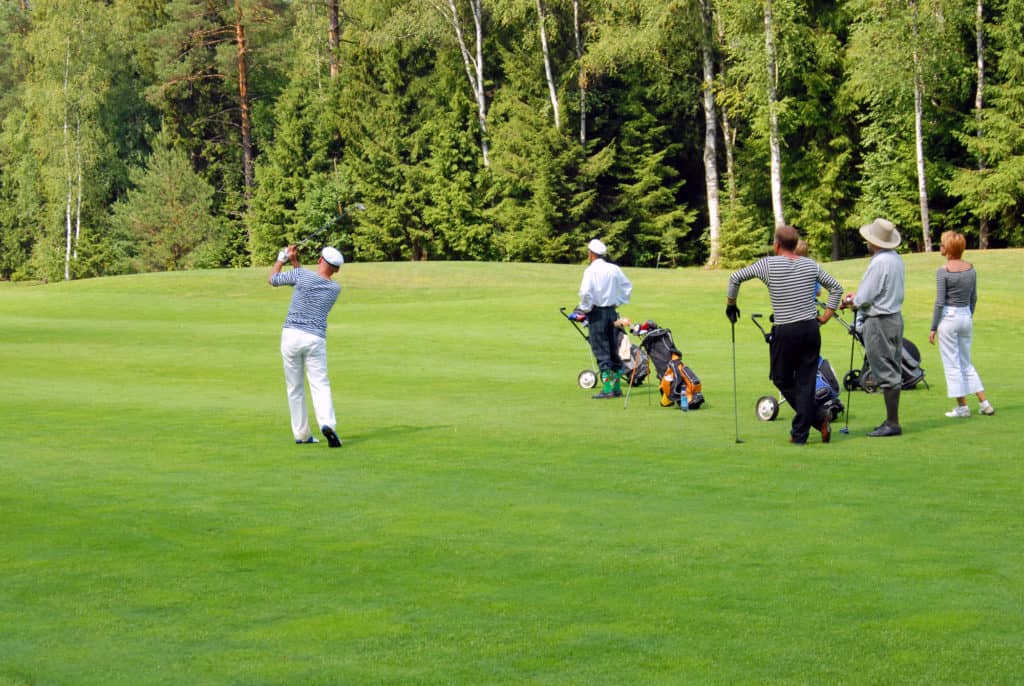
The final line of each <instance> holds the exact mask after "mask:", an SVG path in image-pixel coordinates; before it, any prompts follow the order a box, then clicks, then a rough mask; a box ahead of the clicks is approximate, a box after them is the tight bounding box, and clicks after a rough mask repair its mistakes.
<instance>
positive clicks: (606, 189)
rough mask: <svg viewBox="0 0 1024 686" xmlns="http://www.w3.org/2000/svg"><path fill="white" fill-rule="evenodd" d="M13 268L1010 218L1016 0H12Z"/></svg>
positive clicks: (926, 232) (129, 268) (70, 273)
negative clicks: (314, 244)
mask: <svg viewBox="0 0 1024 686" xmlns="http://www.w3.org/2000/svg"><path fill="white" fill-rule="evenodd" d="M0 7H2V10H0V64H2V65H3V68H2V69H0V278H4V279H39V278H42V279H51V280H54V279H72V278H82V277H90V276H99V275H111V274H122V273H129V272H138V271H152V270H171V269H189V268H210V267H224V266H245V265H253V264H256V265H259V264H267V263H269V262H270V261H271V260H272V259H273V257H274V255H276V252H277V250H278V249H279V248H280V247H281V246H283V245H285V244H286V243H289V242H298V241H300V240H302V239H303V238H305V237H306V236H308V235H309V234H311V233H314V232H317V231H320V232H322V234H323V235H324V236H325V240H327V241H330V242H332V243H334V244H336V245H338V247H340V248H341V249H342V250H343V251H344V252H345V253H346V256H347V257H349V258H350V259H357V260H362V261H372V260H426V259H433V260H516V261H550V262H566V261H577V260H579V259H580V258H581V257H582V255H581V246H582V245H584V244H585V242H586V241H587V240H588V239H589V238H591V237H594V236H599V237H601V238H602V239H603V240H604V241H605V242H607V243H608V244H609V245H610V246H612V250H613V252H614V258H615V259H616V260H617V261H618V262H620V263H623V264H628V265H635V266H650V267H655V266H681V265H700V264H704V265H707V266H710V267H716V266H731V265H733V264H737V263H739V262H742V261H745V260H748V259H750V258H751V257H753V256H755V255H757V254H761V253H763V252H764V250H765V246H766V245H767V244H768V243H769V242H770V237H771V233H772V229H773V227H774V226H775V225H776V224H780V223H788V224H792V225H794V226H797V227H798V228H799V229H800V230H801V232H802V233H803V235H804V236H805V237H806V238H807V240H808V242H809V243H810V245H811V249H812V252H813V254H815V255H817V256H818V257H820V258H823V259H839V258H843V257H850V256H855V255H857V254H861V252H860V251H862V249H863V248H862V245H861V241H860V239H859V237H858V236H857V231H856V229H857V227H858V226H860V225H861V224H862V223H865V222H867V221H870V220H871V219H872V218H874V217H875V216H885V217H888V218H890V219H892V220H893V221H894V222H895V223H896V224H897V225H898V226H899V227H900V228H901V231H902V233H903V234H904V236H905V239H906V240H905V243H906V249H908V250H915V251H930V250H933V249H934V244H935V242H936V241H937V238H938V236H939V235H940V234H941V232H942V231H943V230H946V229H950V228H954V229H957V230H960V231H962V232H964V233H965V234H966V235H967V236H968V239H969V241H970V243H971V245H972V246H977V247H979V248H988V247H1003V246H1019V245H1022V244H1024V233H1022V222H1021V218H1020V217H1021V212H1020V211H1019V210H1020V209H1021V205H1022V201H1024V126H1022V124H1021V122H1022V121H1024V0H844V1H840V2H836V1H834V0H219V1H217V0H0Z"/></svg>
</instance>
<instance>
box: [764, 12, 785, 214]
mask: <svg viewBox="0 0 1024 686" xmlns="http://www.w3.org/2000/svg"><path fill="white" fill-rule="evenodd" d="M772 2H773V0H764V52H765V66H766V67H767V70H768V74H767V76H768V80H767V85H768V88H767V93H768V145H769V154H770V162H769V164H770V167H771V169H770V176H771V194H772V214H773V216H774V217H775V225H776V226H782V225H783V224H785V223H786V213H785V208H784V207H783V203H782V149H781V144H780V142H779V111H778V107H779V104H778V100H779V94H778V85H779V65H778V59H777V55H776V50H775V20H774V17H773V10H772Z"/></svg>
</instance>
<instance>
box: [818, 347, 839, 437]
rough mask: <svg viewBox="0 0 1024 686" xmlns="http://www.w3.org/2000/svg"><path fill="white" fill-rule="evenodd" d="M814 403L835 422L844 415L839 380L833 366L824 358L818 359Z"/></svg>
mask: <svg viewBox="0 0 1024 686" xmlns="http://www.w3.org/2000/svg"><path fill="white" fill-rule="evenodd" d="M814 402H816V403H817V404H818V407H819V408H820V409H821V410H822V412H823V413H824V414H825V415H826V416H827V417H828V420H829V421H830V422H834V421H835V420H836V417H838V416H839V415H841V414H842V413H843V403H842V401H841V400H840V399H839V378H838V377H837V376H836V372H835V370H834V369H832V365H831V364H829V361H828V360H826V359H825V358H824V357H818V375H817V377H816V378H815V382H814Z"/></svg>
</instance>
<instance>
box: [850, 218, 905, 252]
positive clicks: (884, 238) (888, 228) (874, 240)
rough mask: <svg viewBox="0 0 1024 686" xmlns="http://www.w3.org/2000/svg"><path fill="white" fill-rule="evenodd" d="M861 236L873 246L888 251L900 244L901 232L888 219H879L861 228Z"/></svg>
mask: <svg viewBox="0 0 1024 686" xmlns="http://www.w3.org/2000/svg"><path fill="white" fill-rule="evenodd" d="M860 235H861V236H862V237H863V238H864V240H866V241H867V242H868V243H870V244H871V245H877V246H878V247H879V248H882V249H884V250H888V249H891V248H895V247H896V246H898V245H899V244H900V240H901V239H900V232H899V231H897V230H896V226H895V225H894V224H893V223H892V222H891V221H889V220H888V219H882V218H881V217H879V218H878V219H876V220H875V221H873V222H871V223H870V224H865V225H864V226H862V227H860Z"/></svg>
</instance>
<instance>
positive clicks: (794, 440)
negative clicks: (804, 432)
mask: <svg viewBox="0 0 1024 686" xmlns="http://www.w3.org/2000/svg"><path fill="white" fill-rule="evenodd" d="M789 442H790V443H792V444H793V445H807V439H806V438H805V439H803V440H802V441H799V440H797V439H796V438H794V437H793V436H790V437H789Z"/></svg>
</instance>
